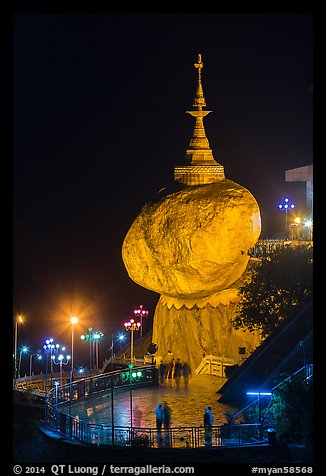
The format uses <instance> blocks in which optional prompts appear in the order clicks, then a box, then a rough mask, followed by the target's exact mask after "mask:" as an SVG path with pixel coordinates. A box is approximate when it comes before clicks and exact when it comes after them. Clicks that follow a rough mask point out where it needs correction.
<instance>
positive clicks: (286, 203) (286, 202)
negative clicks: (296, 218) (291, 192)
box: [278, 198, 295, 233]
mask: <svg viewBox="0 0 326 476" xmlns="http://www.w3.org/2000/svg"><path fill="white" fill-rule="evenodd" d="M278 208H279V210H285V231H286V233H287V232H288V211H289V209H290V210H293V208H295V205H294V203H290V200H289V199H288V198H284V202H283V203H279V204H278Z"/></svg>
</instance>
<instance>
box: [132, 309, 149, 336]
mask: <svg viewBox="0 0 326 476" xmlns="http://www.w3.org/2000/svg"><path fill="white" fill-rule="evenodd" d="M134 316H135V318H136V319H139V317H140V337H141V338H142V337H143V317H147V316H148V311H147V310H146V309H143V305H142V304H141V305H140V306H139V308H138V309H135V310H134Z"/></svg>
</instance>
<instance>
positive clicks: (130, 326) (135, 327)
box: [124, 319, 141, 364]
mask: <svg viewBox="0 0 326 476" xmlns="http://www.w3.org/2000/svg"><path fill="white" fill-rule="evenodd" d="M124 326H125V329H126V331H130V333H131V334H130V363H131V364H132V363H133V362H134V360H135V358H134V331H139V329H140V327H141V323H140V322H135V320H134V319H130V321H129V322H125V323H124Z"/></svg>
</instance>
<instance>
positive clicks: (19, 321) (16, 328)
mask: <svg viewBox="0 0 326 476" xmlns="http://www.w3.org/2000/svg"><path fill="white" fill-rule="evenodd" d="M18 324H23V317H22V315H21V314H18V316H17V318H16V322H15V355H14V364H15V365H14V367H15V376H14V379H15V380H16V378H17V342H18Z"/></svg>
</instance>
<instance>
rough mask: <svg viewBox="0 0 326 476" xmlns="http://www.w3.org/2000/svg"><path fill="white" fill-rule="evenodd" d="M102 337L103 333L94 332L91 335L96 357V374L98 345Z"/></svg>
mask: <svg viewBox="0 0 326 476" xmlns="http://www.w3.org/2000/svg"><path fill="white" fill-rule="evenodd" d="M103 336H104V334H103V332H101V331H96V332H94V334H93V339H94V342H95V356H96V370H97V372H98V343H99V342H100V339H101V338H102V337H103Z"/></svg>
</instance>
